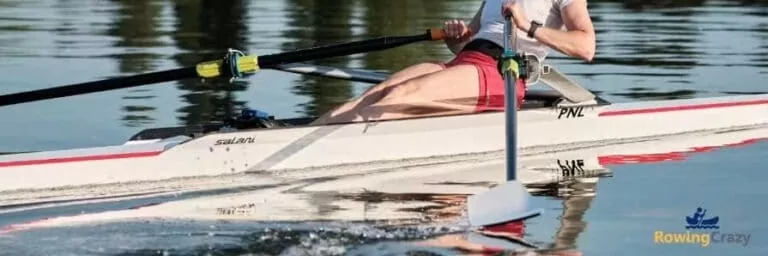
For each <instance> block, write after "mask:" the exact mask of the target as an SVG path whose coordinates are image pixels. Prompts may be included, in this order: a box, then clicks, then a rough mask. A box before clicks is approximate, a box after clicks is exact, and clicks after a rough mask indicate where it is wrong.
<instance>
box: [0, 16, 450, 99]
mask: <svg viewBox="0 0 768 256" xmlns="http://www.w3.org/2000/svg"><path fill="white" fill-rule="evenodd" d="M444 36H445V35H444V33H443V31H442V30H427V32H426V33H425V34H420V35H413V36H398V37H381V38H375V39H368V40H363V41H358V42H351V43H342V44H335V45H328V46H321V47H315V48H309V49H303V50H298V51H292V52H285V53H277V54H271V55H265V56H261V57H258V58H257V59H258V66H257V68H270V67H274V66H276V65H280V64H288V63H295V62H302V61H309V60H317V59H323V58H331V57H336V56H344V55H351V54H357V53H364V52H370V51H376V50H385V49H390V48H395V47H399V46H403V45H406V44H410V43H415V42H419V41H428V40H442V39H443V37H444ZM214 67H223V66H222V65H219V64H215V65H214ZM216 70H217V69H216V68H214V69H213V72H210V71H211V70H206V71H208V73H209V74H213V75H211V76H217V75H219V74H220V72H217V71H216ZM200 72H201V71H200V69H198V67H197V66H195V67H186V68H179V69H173V70H166V71H158V72H152V73H146V74H141V75H134V76H127V77H119V78H114V79H105V80H100V81H93V82H87V83H80V84H72V85H65V86H60V87H53V88H47V89H41V90H34V91H27V92H19V93H13V94H7V95H0V106H7V105H14V104H20V103H26V102H32V101H39V100H47V99H55V98H61V97H68V96H74V95H81V94H89V93H95V92H103V91H109V90H117V89H125V88H130V87H137V86H142V85H148V84H156V83H163V82H168V81H174V80H181V79H187V78H195V77H203V76H202V74H201V73H200ZM205 77H207V76H205Z"/></svg>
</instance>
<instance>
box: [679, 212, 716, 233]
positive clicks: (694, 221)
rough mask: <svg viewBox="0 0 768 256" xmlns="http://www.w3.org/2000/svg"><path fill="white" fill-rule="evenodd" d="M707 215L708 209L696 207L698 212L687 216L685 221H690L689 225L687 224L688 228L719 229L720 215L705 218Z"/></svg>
mask: <svg viewBox="0 0 768 256" xmlns="http://www.w3.org/2000/svg"><path fill="white" fill-rule="evenodd" d="M706 215H707V210H706V209H701V207H699V208H696V212H694V213H693V216H685V222H686V223H688V225H686V226H685V228H686V229H719V228H720V226H718V225H717V223H718V222H719V221H720V217H718V216H714V217H711V218H708V219H705V216H706Z"/></svg>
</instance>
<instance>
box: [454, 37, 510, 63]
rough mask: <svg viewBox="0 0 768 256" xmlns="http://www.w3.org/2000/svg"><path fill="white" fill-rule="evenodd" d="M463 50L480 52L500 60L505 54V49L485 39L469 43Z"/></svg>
mask: <svg viewBox="0 0 768 256" xmlns="http://www.w3.org/2000/svg"><path fill="white" fill-rule="evenodd" d="M461 50H462V51H478V52H481V53H484V54H486V55H488V56H491V57H493V58H494V59H499V58H500V57H501V54H503V53H504V47H501V46H499V45H498V44H496V43H494V42H491V41H488V40H485V39H475V40H472V42H469V43H468V44H467V45H465V46H464V48H463V49H461Z"/></svg>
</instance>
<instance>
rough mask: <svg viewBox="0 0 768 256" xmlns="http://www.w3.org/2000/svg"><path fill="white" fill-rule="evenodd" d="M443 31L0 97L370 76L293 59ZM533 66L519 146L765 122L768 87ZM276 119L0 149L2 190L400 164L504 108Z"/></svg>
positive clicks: (490, 128) (463, 146)
mask: <svg viewBox="0 0 768 256" xmlns="http://www.w3.org/2000/svg"><path fill="white" fill-rule="evenodd" d="M440 39H442V35H440V33H435V32H434V31H427V33H426V34H422V35H415V36H405V37H396V38H383V39H372V40H366V41H362V42H357V43H346V44H340V45H336V46H325V47H319V48H316V49H308V50H306V49H305V50H299V51H296V52H288V53H280V54H273V55H267V56H261V57H255V56H245V55H243V54H242V53H240V52H237V51H232V52H230V54H228V55H227V56H226V57H225V58H224V59H223V60H221V61H212V62H204V63H201V64H198V65H197V66H195V67H188V68H181V69H176V70H170V71H161V72H155V73H149V74H142V75H137V76H132V77H122V78H116V79H109V80H102V81H96V82H89V83H83V84H76V85H69V86H62V87H55V88H50V89H43V90H38V91H31V92H23V93H16V94H10V95H0V106H3V105H11V104H18V103H24V102H31V101H36V100H44V99H53V98H58V97H66V96H72V95H78V94H86V93H93V92H99V91H105V90H114V89H120V88H128V87H133V86H140V85H145V84H152V83H160V82H165V81H172V80H178V79H183V78H191V77H203V78H214V77H220V76H228V77H241V76H242V75H243V74H244V73H247V72H255V71H258V70H259V69H260V68H274V69H280V70H285V71H289V72H296V73H302V74H310V75H321V76H326V77H336V78H341V79H348V80H355V81H366V82H378V81H381V80H383V79H385V78H386V74H382V73H377V72H370V71H365V70H352V69H340V68H329V67H321V66H311V65H304V64H299V63H300V62H301V61H305V60H310V59H318V58H327V57H333V56H338V55H348V54H354V53H361V52H366V51H373V50H381V49H387V48H392V47H396V46H399V45H404V44H407V43H412V42H418V41H425V40H440ZM534 61H535V60H534ZM539 67H540V68H539V69H537V70H540V71H541V72H540V73H539V74H535V76H530V77H531V78H532V79H534V80H535V81H538V82H541V83H543V84H546V85H548V86H549V87H551V90H545V91H529V92H528V93H527V94H526V98H525V102H524V106H523V107H522V109H521V110H520V111H519V112H518V114H517V121H518V124H517V125H518V127H517V131H518V142H517V146H518V147H519V149H520V152H521V153H526V152H528V153H530V152H537V151H551V150H563V149H569V148H578V147H583V146H585V145H590V144H605V143H611V142H621V141H632V140H642V139H643V138H647V137H654V136H665V135H671V134H680V133H688V132H694V131H703V130H717V129H741V128H743V127H747V126H754V125H760V124H767V123H768V94H763V95H749V96H728V97H716V98H700V99H687V100H669V101H649V102H636V103H621V104H611V103H610V102H608V101H606V100H604V99H602V98H600V97H597V96H596V95H594V94H592V93H591V92H590V91H588V90H586V89H584V88H583V87H581V86H579V85H577V84H575V83H573V82H572V80H570V79H568V78H567V77H566V76H565V75H563V74H561V73H560V72H558V71H557V70H555V69H554V68H551V67H548V66H539ZM282 121H283V122H284V123H288V124H290V125H291V126H290V127H277V128H258V129H257V128H253V129H251V128H247V127H246V128H242V127H239V129H238V127H234V128H233V127H231V125H227V124H210V125H201V126H197V127H173V128H160V129H150V130H145V131H142V132H140V133H138V134H136V135H135V136H133V137H131V138H130V139H129V141H128V142H127V143H125V144H123V145H116V146H106V147H95V148H82V149H71V150H57V151H48V152H33V153H21V154H8V155H0V191H9V190H20V189H22V190H23V189H48V188H59V187H71V186H84V185H94V184H109V183H122V182H140V181H152V180H154V181H156V180H163V179H170V178H181V177H196V176H210V175H225V174H232V173H244V172H251V173H259V172H275V171H290V170H302V169H312V168H330V169H328V171H329V172H332V171H333V169H332V168H333V167H339V166H366V165H387V164H390V165H392V166H397V164H398V163H402V162H408V161H419V160H424V159H427V160H429V159H433V160H434V159H436V158H451V157H455V156H461V155H472V154H482V153H488V152H497V151H503V150H504V149H505V139H504V136H505V133H504V131H505V114H504V112H503V111H499V112H488V113H481V114H472V115H453V116H440V117H428V118H414V119H407V120H390V121H378V122H363V123H350V124H338V125H327V126H313V125H308V124H309V123H310V122H311V119H291V120H282ZM522 182H523V183H525V182H526V181H525V180H522Z"/></svg>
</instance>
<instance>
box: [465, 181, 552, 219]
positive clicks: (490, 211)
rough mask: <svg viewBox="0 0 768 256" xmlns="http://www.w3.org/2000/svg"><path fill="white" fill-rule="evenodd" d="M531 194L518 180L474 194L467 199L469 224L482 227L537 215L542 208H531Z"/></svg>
mask: <svg viewBox="0 0 768 256" xmlns="http://www.w3.org/2000/svg"><path fill="white" fill-rule="evenodd" d="M530 196H531V195H530V194H529V193H528V191H527V190H526V189H525V187H523V185H522V183H520V182H519V181H517V180H511V181H508V182H506V183H503V184H500V185H497V186H495V187H493V188H491V189H490V190H488V191H484V192H481V193H479V194H476V195H472V196H470V197H469V198H468V199H467V215H468V216H469V224H470V225H472V226H475V227H482V226H491V225H494V224H501V223H505V222H510V221H520V220H524V219H528V218H532V217H536V216H538V215H540V214H541V212H542V210H541V209H530V208H529V203H528V200H529V198H530Z"/></svg>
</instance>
